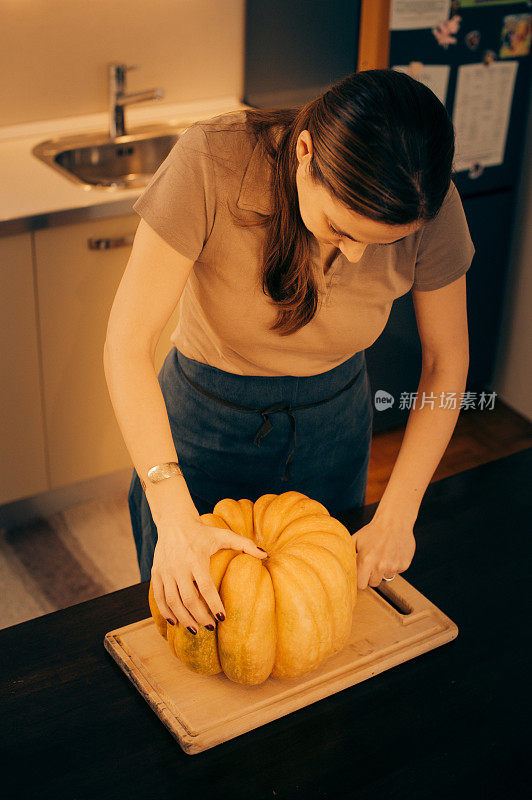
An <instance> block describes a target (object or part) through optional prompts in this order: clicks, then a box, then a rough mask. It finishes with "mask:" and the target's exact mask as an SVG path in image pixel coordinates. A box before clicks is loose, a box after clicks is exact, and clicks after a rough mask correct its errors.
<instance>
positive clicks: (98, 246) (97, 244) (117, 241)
mask: <svg viewBox="0 0 532 800" xmlns="http://www.w3.org/2000/svg"><path fill="white" fill-rule="evenodd" d="M134 238H135V234H134V233H131V234H130V235H129V236H117V237H116V238H114V239H113V238H108V237H107V238H103V239H96V238H94V237H93V236H92V237H91V238H90V239H88V240H87V243H88V245H89V250H110V249H111V247H129V246H130V245H132V244H133V239H134Z"/></svg>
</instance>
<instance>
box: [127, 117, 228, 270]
mask: <svg viewBox="0 0 532 800" xmlns="http://www.w3.org/2000/svg"><path fill="white" fill-rule="evenodd" d="M215 206H216V187H215V176H214V167H213V163H212V159H211V156H210V151H209V145H208V142H207V137H206V135H205V131H204V130H203V128H202V127H201V125H199V124H196V123H194V124H193V125H191V126H190V127H189V128H187V129H186V130H185V131H184V132H183V133H182V134H181V136H180V137H179V139H178V140H177V142H176V143H175V145H174V146H173V147H172V149H171V150H170V152H169V153H168V155H167V156H166V158H165V160H164V161H163V162H162V164H160V166H159V168H158V169H157V171H156V172H155V174H154V175H153V177H152V178H151V180H150V182H149V183H148V185H147V186H146V188H145V189H144V191H143V192H142V194H141V195H140V196H139V197H138V198H137V200H136V202H135V203H134V204H133V210H134V211H136V212H137V214H139V215H140V216H141V217H142V218H143V219H145V220H146V222H147V223H148V225H149V226H150V227H151V228H153V230H154V231H156V232H157V233H158V234H159V236H161V237H162V238H163V239H164V240H165V241H166V242H168V244H169V245H171V246H172V247H173V248H174V249H175V250H178V251H179V252H180V253H182V254H183V255H184V256H186V257H187V258H191V259H194V261H196V260H197V258H198V257H199V255H200V253H201V251H202V250H203V247H204V246H205V243H206V241H207V239H208V238H209V235H210V232H211V230H212V227H213V225H214V214H215Z"/></svg>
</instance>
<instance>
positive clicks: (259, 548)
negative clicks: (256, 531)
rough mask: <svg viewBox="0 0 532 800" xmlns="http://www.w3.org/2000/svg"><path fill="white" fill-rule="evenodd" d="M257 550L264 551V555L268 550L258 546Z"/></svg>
mask: <svg viewBox="0 0 532 800" xmlns="http://www.w3.org/2000/svg"><path fill="white" fill-rule="evenodd" d="M257 550H262V552H263V553H265V552H266V550H265V549H264V547H258V546H257Z"/></svg>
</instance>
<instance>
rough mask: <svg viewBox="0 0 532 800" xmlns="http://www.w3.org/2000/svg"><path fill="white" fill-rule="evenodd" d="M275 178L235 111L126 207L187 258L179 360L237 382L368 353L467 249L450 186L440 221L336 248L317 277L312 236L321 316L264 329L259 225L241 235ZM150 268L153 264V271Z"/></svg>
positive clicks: (194, 130) (202, 127)
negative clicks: (402, 310) (408, 301)
mask: <svg viewBox="0 0 532 800" xmlns="http://www.w3.org/2000/svg"><path fill="white" fill-rule="evenodd" d="M271 171H272V165H271V162H269V160H268V158H267V156H266V154H265V153H264V150H263V146H262V145H261V144H260V143H259V142H258V141H257V140H256V138H255V137H254V135H253V134H249V133H247V132H246V129H245V124H244V115H243V111H233V112H230V113H226V114H220V115H218V116H216V117H211V118H210V119H207V120H200V121H199V122H196V123H194V124H193V125H191V126H190V127H189V128H188V129H187V130H186V131H185V132H184V133H183V134H182V135H181V137H180V138H179V140H178V141H177V142H176V144H175V145H174V147H173V148H172V150H171V151H170V153H169V154H168V156H167V157H166V159H165V160H164V161H163V162H162V164H161V165H160V166H159V168H158V170H157V172H156V173H155V174H154V175H153V177H152V179H151V181H150V182H149V184H148V185H147V186H146V188H145V189H144V191H143V192H142V194H141V195H140V197H139V198H138V199H137V201H136V202H135V204H134V205H133V209H134V210H135V211H136V212H137V213H138V214H139V215H140V216H141V217H143V218H144V219H145V220H146V222H147V223H148V224H149V225H150V226H151V227H152V228H153V229H154V230H155V231H156V232H157V233H158V234H159V235H160V236H161V237H162V238H163V239H165V241H166V242H168V243H169V244H170V245H171V246H172V247H174V248H175V249H176V250H177V251H179V252H180V253H182V254H183V255H185V256H186V257H187V258H191V259H194V261H195V263H194V267H193V268H192V271H191V273H190V275H189V278H188V280H187V283H186V285H185V289H184V291H183V294H182V296H181V301H180V317H179V324H178V325H177V327H176V329H175V330H174V331H173V333H172V335H171V341H172V342H173V344H175V345H176V347H177V348H178V349H179V350H180V351H181V352H182V353H184V355H185V356H188V357H189V358H192V359H195V360H196V361H201V362H203V363H205V364H210V365H211V366H214V367H218V368H219V369H222V370H225V371H227V372H232V373H236V374H239V375H295V376H304V375H315V374H317V373H320V372H325V371H326V370H329V369H332V368H333V367H336V366H338V365H339V364H341V363H342V362H343V361H346V360H347V359H348V358H350V357H351V356H352V355H353V354H354V353H356V352H358V351H360V350H364V349H365V348H367V347H369V346H370V345H371V344H372V343H373V342H374V341H375V340H376V339H377V337H378V336H379V335H380V334H381V333H382V331H383V329H384V327H385V325H386V322H387V320H388V316H389V314H390V309H391V307H392V303H393V301H394V300H395V298H396V297H400V296H401V295H403V294H405V293H406V292H408V291H409V290H410V288H411V287H412V286H413V287H414V288H415V289H438V288H440V287H441V286H445V285H446V284H448V283H451V282H452V281H454V280H456V279H457V278H458V277H460V275H463V274H464V273H465V272H466V271H467V270H468V269H469V266H470V264H471V261H472V258H473V255H474V253H475V247H474V245H473V242H472V240H471V236H470V234H469V228H468V225H467V221H466V217H465V213H464V210H463V206H462V202H461V199H460V195H459V193H458V191H457V189H456V187H455V185H454V183H452V182H451V186H450V188H449V192H448V193H447V196H446V198H445V201H444V203H443V205H442V207H441V209H440V211H439V213H438V215H437V216H436V217H435V218H434V219H433V220H431V221H430V222H428V223H426V224H425V225H424V226H423V227H422V228H421V229H420V230H418V231H416V232H415V233H412V234H410V235H408V236H406V237H405V238H403V239H401V240H400V241H397V242H394V243H392V244H369V245H367V246H366V248H365V250H364V254H363V256H362V258H361V259H360V260H359V261H358V262H356V263H353V262H350V261H348V260H347V258H346V257H345V256H344V255H343V253H342V252H341V251H338V253H339V255H338V256H337V257H336V258H335V260H334V261H333V263H332V265H331V267H330V268H329V270H328V271H327V273H326V274H324V272H323V266H322V264H321V263H320V253H319V245H318V242H317V240H316V239H314V237H312V246H313V253H314V262H313V263H314V266H315V270H316V280H317V285H318V292H319V293H318V309H317V311H316V314H315V316H314V317H313V319H312V320H311V321H310V322H309V323H308V324H307V325H305V326H304V327H303V328H300V329H299V330H298V331H296V332H295V333H292V334H289V335H288V336H280V335H279V333H278V332H277V331H271V330H269V327H270V326H271V325H272V324H273V322H274V321H275V319H276V316H277V312H276V308H275V306H274V304H273V301H272V299H271V298H270V297H268V296H267V295H265V294H264V293H263V291H262V286H261V282H260V267H261V253H262V246H263V243H264V240H265V236H266V230H265V227H264V226H263V227H257V226H255V227H250V228H240V227H237V225H236V224H235V223H234V222H233V218H232V216H231V213H230V211H229V208H228V205H230V206H231V208H233V209H235V205H236V209H235V211H237V213H238V214H239V215H240V216H241V217H242V218H243V219H245V220H246V221H249V220H257V219H258V218H259V217H258V215H260V214H262V215H264V214H267V213H268V212H269V210H270V209H271V191H270V176H271ZM153 268H154V269H156V268H157V264H154V265H153Z"/></svg>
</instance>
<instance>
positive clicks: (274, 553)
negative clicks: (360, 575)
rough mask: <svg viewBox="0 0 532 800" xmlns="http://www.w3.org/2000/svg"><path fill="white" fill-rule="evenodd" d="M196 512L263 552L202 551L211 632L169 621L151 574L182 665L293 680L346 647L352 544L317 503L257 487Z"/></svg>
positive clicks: (353, 595) (234, 676)
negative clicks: (213, 593) (216, 613)
mask: <svg viewBox="0 0 532 800" xmlns="http://www.w3.org/2000/svg"><path fill="white" fill-rule="evenodd" d="M201 519H202V520H203V521H204V522H206V523H207V524H209V525H213V526H214V527H218V528H225V529H227V530H232V531H234V532H235V533H238V534H240V535H241V536H246V537H247V538H249V539H251V540H253V541H254V542H255V543H256V544H257V545H258V546H259V547H262V548H263V549H264V550H266V552H267V553H268V557H267V558H265V559H259V558H256V557H255V556H252V555H249V553H242V552H239V551H237V550H231V549H227V550H219V551H218V552H217V553H215V554H214V555H213V556H211V560H210V571H211V576H212V579H213V582H214V585H215V586H216V589H217V591H218V592H219V595H220V597H221V600H222V603H223V605H224V608H225V616H226V618H225V620H224V621H223V622H220V623H217V625H216V628H215V630H214V631H208V630H207V629H206V628H204V627H203V626H202V625H199V626H196V627H198V632H197V634H192V633H190V631H188V630H187V628H186V627H184V626H183V625H181V624H179V623H177V624H176V625H175V626H174V625H169V624H168V622H167V621H166V619H165V618H164V616H163V615H162V614H161V613H160V612H159V609H158V608H157V604H156V602H155V598H154V596H153V588H152V585H151V581H150V590H149V606H150V611H151V614H152V616H153V619H154V621H155V624H156V626H157V629H158V630H159V632H160V633H161V635H162V636H164V637H165V638H166V639H167V641H168V645H169V647H170V650H171V652H172V653H173V654H174V655H175V656H176V657H177V658H179V660H180V661H182V663H183V664H184V665H185V666H186V667H188V668H189V669H191V670H194V671H195V672H198V673H200V674H202V675H216V674H218V673H220V672H224V673H225V675H226V676H227V677H228V678H229V679H230V680H232V681H234V682H235V683H240V684H247V685H256V684H259V683H262V682H263V681H265V680H266V679H267V678H268V677H270V675H271V676H273V677H274V678H279V679H281V680H291V679H294V678H300V677H302V676H304V675H307V674H308V673H310V672H312V671H313V670H315V669H317V668H318V667H319V666H320V665H321V664H323V662H324V661H325V660H326V659H327V658H329V657H330V656H332V655H334V654H335V653H338V652H339V651H340V650H342V649H343V648H344V647H345V645H346V643H347V640H348V638H349V634H350V631H351V624H352V616H353V609H354V607H355V603H356V599H357V568H356V548H355V544H354V540H353V539H352V537H351V534H350V533H349V531H348V530H347V528H346V527H345V526H344V525H342V523H341V522H340V521H339V520H337V519H335V518H334V517H331V515H330V514H329V512H328V511H327V509H326V508H325V506H324V505H322V504H321V503H319V502H318V501H316V500H312V499H311V498H310V497H307V496H306V495H304V494H301V492H295V491H290V492H284V493H283V494H279V495H276V494H264V495H262V497H259V499H258V500H257V501H256V502H255V503H253V502H252V501H251V500H246V499H242V500H232V499H229V498H226V499H224V500H220V501H219V502H218V503H217V504H216V506H215V507H214V509H213V513H212V514H202V515H201Z"/></svg>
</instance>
